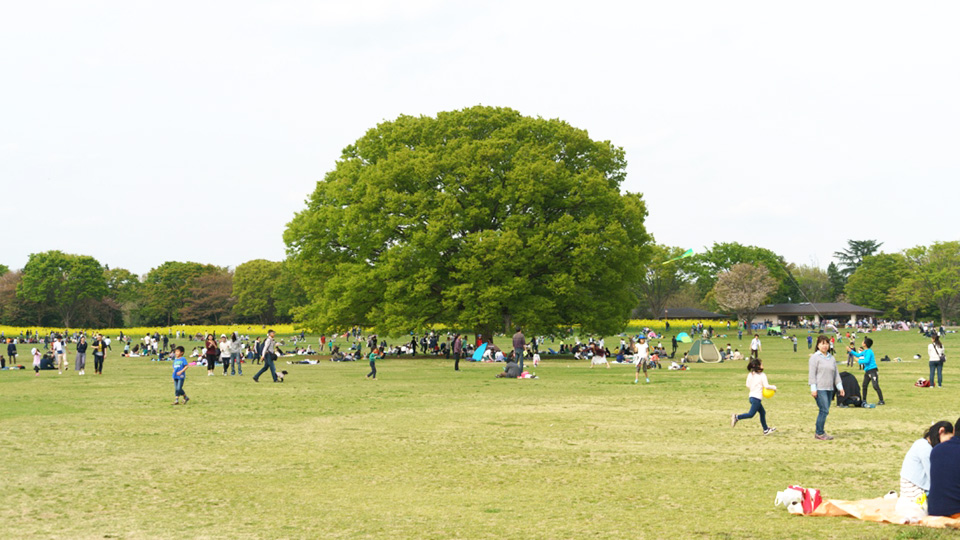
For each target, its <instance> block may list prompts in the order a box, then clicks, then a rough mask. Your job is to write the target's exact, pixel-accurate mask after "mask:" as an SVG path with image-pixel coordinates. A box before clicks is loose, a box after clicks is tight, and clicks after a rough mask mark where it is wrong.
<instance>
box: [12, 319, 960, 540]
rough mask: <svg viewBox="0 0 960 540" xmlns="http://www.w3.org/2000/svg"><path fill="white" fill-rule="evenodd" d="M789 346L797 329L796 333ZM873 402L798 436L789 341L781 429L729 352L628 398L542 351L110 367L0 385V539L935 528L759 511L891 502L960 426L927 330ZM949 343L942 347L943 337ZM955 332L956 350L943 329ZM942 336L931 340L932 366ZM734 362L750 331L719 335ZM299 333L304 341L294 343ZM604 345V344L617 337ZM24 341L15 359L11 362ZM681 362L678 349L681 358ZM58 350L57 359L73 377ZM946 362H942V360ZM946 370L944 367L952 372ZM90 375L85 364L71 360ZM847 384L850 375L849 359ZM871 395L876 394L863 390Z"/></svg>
mask: <svg viewBox="0 0 960 540" xmlns="http://www.w3.org/2000/svg"><path fill="white" fill-rule="evenodd" d="M800 336H801V340H802V339H803V337H804V334H800ZM874 338H875V340H876V346H875V349H876V351H877V353H878V357H881V356H883V355H884V354H888V355H890V356H891V357H894V356H901V357H904V359H906V360H907V361H905V362H903V363H889V364H888V363H883V364H881V366H880V377H881V379H880V380H881V385H882V387H883V390H884V392H885V398H886V401H887V405H886V406H884V407H879V408H876V409H831V414H830V417H829V419H828V421H827V430H828V432H829V433H831V434H833V435H835V436H836V437H837V439H836V440H835V441H831V442H820V441H816V440H814V438H813V424H814V420H815V417H816V414H817V411H816V406H815V404H814V402H813V400H812V399H811V398H810V396H809V393H808V391H807V388H806V380H807V377H806V359H807V352H806V344H805V343H804V342H801V345H800V347H801V351H800V352H799V353H797V354H794V353H793V352H792V349H791V348H790V346H789V344H788V343H787V342H786V341H785V340H781V339H778V338H765V339H764V355H763V356H764V357H765V359H766V362H765V365H766V367H767V373H768V375H769V378H770V381H771V382H772V383H773V384H776V385H778V386H779V388H780V391H779V392H778V393H777V395H776V396H775V397H774V398H773V399H771V400H767V401H765V404H766V407H767V411H768V421H769V422H770V424H771V425H774V426H776V427H777V428H778V429H779V431H778V433H776V434H774V435H771V436H763V435H762V434H761V431H760V427H759V422H758V421H757V419H753V420H746V421H743V422H741V423H740V424H739V425H738V426H737V427H736V428H731V427H730V425H729V418H730V414H731V413H732V412H744V411H746V410H747V406H748V404H747V393H746V388H744V386H743V383H744V378H745V376H746V371H745V363H744V362H732V363H725V364H717V365H706V364H696V365H694V366H693V368H692V370H691V371H688V372H670V371H667V370H666V369H663V370H659V371H656V372H654V373H653V375H652V379H653V381H652V383H651V384H639V385H634V384H633V371H632V367H631V366H621V365H614V366H613V368H612V369H609V370H607V369H602V368H600V369H589V366H588V365H587V363H586V362H576V361H573V360H555V359H550V358H547V359H546V360H545V361H544V362H543V363H542V364H541V366H540V368H538V369H536V372H537V374H538V375H539V376H540V379H539V380H519V381H518V380H500V379H494V374H495V373H496V372H498V371H499V370H500V369H501V366H498V365H494V364H476V363H467V364H466V365H463V364H461V366H462V371H461V372H459V373H458V372H454V371H453V363H452V361H445V360H443V359H437V360H389V359H388V360H383V361H381V362H378V369H379V372H380V379H379V380H377V381H370V380H366V379H365V378H364V375H365V373H366V372H367V370H368V366H367V364H366V363H342V364H333V363H329V362H326V363H322V364H320V365H314V366H305V365H290V366H288V365H285V364H284V365H283V366H282V367H283V369H287V370H288V371H289V372H290V374H289V376H288V377H287V382H285V383H284V384H273V383H270V382H266V381H268V380H269V377H264V378H263V379H262V380H261V382H260V383H257V384H255V383H254V382H253V381H251V380H250V379H251V377H250V375H252V373H253V372H254V366H250V365H247V366H246V369H245V372H244V373H245V374H244V376H243V377H229V376H227V377H223V376H220V375H218V376H216V377H207V376H206V373H205V370H204V369H203V368H196V367H195V368H191V369H190V371H189V372H188V377H187V383H186V391H187V393H188V394H189V395H190V396H191V397H192V398H193V399H192V401H191V402H190V404H189V405H186V406H183V405H181V406H178V407H173V406H171V405H170V403H171V401H172V398H173V384H172V381H171V378H170V364H169V363H159V362H149V361H145V360H143V359H123V358H120V357H119V356H118V354H117V353H113V354H112V355H111V356H108V358H107V361H106V367H105V374H104V375H103V376H102V377H97V376H94V375H86V376H84V377H78V376H77V375H76V373H75V372H73V371H70V372H68V373H66V374H64V375H57V373H56V372H55V371H54V372H50V371H46V372H41V376H40V377H35V376H34V374H33V372H32V371H2V372H0V426H2V430H0V448H2V450H3V453H4V459H3V460H0V479H2V480H0V486H2V489H0V493H2V497H3V503H2V504H0V530H3V531H4V534H3V537H5V538H491V539H493V538H511V539H513V538H516V539H529V538H651V539H653V538H770V539H781V538H798V539H800V538H803V539H806V538H837V539H844V540H849V539H857V538H953V537H955V534H952V533H949V532H943V531H935V530H921V529H916V528H909V527H899V526H890V525H878V524H871V523H862V522H858V521H854V520H852V519H845V518H804V517H796V516H791V515H788V514H787V513H786V511H785V510H783V509H782V508H774V506H773V498H774V494H775V493H776V491H777V490H782V489H784V488H785V487H786V486H787V485H788V484H792V483H799V484H802V485H804V486H809V487H817V488H820V489H822V490H823V493H824V495H825V496H826V497H834V498H844V499H855V498H867V497H874V496H879V495H881V494H883V493H885V492H886V491H888V490H890V489H897V488H898V473H899V468H900V463H901V460H902V459H903V455H904V454H905V453H906V451H907V449H908V448H909V447H910V444H911V443H912V442H913V441H914V440H916V439H917V438H918V437H919V435H920V432H921V430H922V429H923V427H924V426H928V425H929V424H930V423H931V422H932V421H935V420H941V419H947V420H951V421H955V420H956V419H957V417H958V416H960V394H958V392H957V389H960V372H958V371H957V370H956V369H955V368H954V366H953V364H954V362H948V363H947V367H946V369H945V377H946V380H945V382H946V388H945V389H944V390H932V389H918V388H914V387H913V382H914V381H915V380H916V379H917V378H918V377H921V376H926V374H927V363H926V358H925V356H924V359H923V360H920V361H913V360H912V359H911V358H910V357H912V355H913V354H914V353H922V354H924V355H925V350H926V344H927V340H926V339H925V338H923V337H922V336H919V335H918V334H915V333H905V332H902V333H895V332H881V333H879V334H875V335H874ZM951 338H952V335H951ZM954 339H955V338H954ZM954 339H948V340H947V341H946V345H947V350H948V352H949V351H950V350H951V344H952V342H953V341H954ZM735 340H736V335H734V336H733V338H732V340H728V339H724V338H720V339H717V340H716V341H717V343H718V344H723V343H726V342H727V341H731V342H733V343H734V345H735V346H737V345H739V346H740V349H741V350H744V349H746V348H747V343H748V342H747V341H746V339H745V340H744V341H743V342H741V343H737V342H736V341H735ZM311 341H312V342H315V341H316V340H311ZM611 341H612V340H611ZM28 350H29V348H28V347H26V346H21V347H20V352H21V355H22V356H21V363H24V364H28V362H24V361H23V360H24V359H25V358H26V353H27V352H28ZM681 350H684V349H681ZM72 360H73V359H72V355H71V363H72ZM957 362H960V361H957ZM958 365H960V364H958ZM87 367H88V373H92V371H93V369H92V368H93V366H92V360H89V361H88V366H87ZM854 371H855V372H856V374H857V375H858V376H859V374H860V372H859V371H857V370H856V369H855V368H854ZM870 400H871V401H875V400H876V399H875V396H874V394H873V391H872V389H871V394H870Z"/></svg>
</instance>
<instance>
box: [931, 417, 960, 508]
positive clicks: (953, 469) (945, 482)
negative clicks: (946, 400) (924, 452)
mask: <svg viewBox="0 0 960 540" xmlns="http://www.w3.org/2000/svg"><path fill="white" fill-rule="evenodd" d="M957 423H958V424H960V420H957ZM941 437H942V435H941ZM927 513H928V514H930V515H931V516H949V517H952V518H960V437H951V438H950V440H948V441H942V440H941V443H940V444H938V445H936V446H934V447H933V449H932V450H931V451H930V494H929V495H928V496H927Z"/></svg>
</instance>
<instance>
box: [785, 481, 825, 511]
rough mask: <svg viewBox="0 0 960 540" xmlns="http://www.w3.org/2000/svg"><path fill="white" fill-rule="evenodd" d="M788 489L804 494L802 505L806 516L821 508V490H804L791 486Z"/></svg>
mask: <svg viewBox="0 0 960 540" xmlns="http://www.w3.org/2000/svg"><path fill="white" fill-rule="evenodd" d="M787 489H792V490H796V491H799V492H801V493H802V494H803V498H802V499H801V500H800V504H801V506H802V507H803V513H804V514H810V513H812V512H813V511H814V510H816V509H817V507H818V506H820V503H821V502H823V499H822V498H821V497H820V490H819V489H814V488H804V487H800V486H790V487H788V488H787Z"/></svg>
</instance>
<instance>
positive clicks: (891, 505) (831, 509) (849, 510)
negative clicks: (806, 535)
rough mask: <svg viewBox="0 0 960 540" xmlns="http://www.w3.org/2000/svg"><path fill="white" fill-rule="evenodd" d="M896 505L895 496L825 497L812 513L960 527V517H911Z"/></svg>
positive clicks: (941, 527) (877, 520) (940, 526)
mask: <svg viewBox="0 0 960 540" xmlns="http://www.w3.org/2000/svg"><path fill="white" fill-rule="evenodd" d="M896 506H897V499H895V498H890V499H885V498H883V497H878V498H876V499H865V500H862V501H840V500H836V499H825V500H824V501H823V502H822V503H820V506H818V507H817V508H816V510H814V511H813V513H812V514H810V515H811V516H850V517H854V518H857V519H861V520H863V521H876V522H880V523H896V524H898V525H921V526H923V527H935V528H937V529H943V528H948V527H949V528H952V529H960V519H954V518H948V517H941V516H925V517H922V518H920V519H917V518H912V519H911V518H908V517H906V516H903V515H901V514H899V513H898V512H897V510H896Z"/></svg>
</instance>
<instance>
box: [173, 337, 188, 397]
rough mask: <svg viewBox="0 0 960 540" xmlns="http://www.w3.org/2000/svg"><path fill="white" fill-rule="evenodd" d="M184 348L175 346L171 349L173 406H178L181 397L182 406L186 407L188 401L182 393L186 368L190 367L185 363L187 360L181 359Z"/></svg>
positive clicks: (184, 393) (185, 378) (185, 394)
mask: <svg viewBox="0 0 960 540" xmlns="http://www.w3.org/2000/svg"><path fill="white" fill-rule="evenodd" d="M184 352H185V351H184V348H183V346H182V345H179V346H177V347H176V348H175V349H173V396H174V400H173V404H174V405H179V404H180V396H183V404H184V405H186V404H187V402H188V401H190V397H189V396H187V393H186V392H184V391H183V383H184V382H186V380H187V368H188V367H190V364H189V363H188V362H187V359H186V358H184V357H183V353H184Z"/></svg>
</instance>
